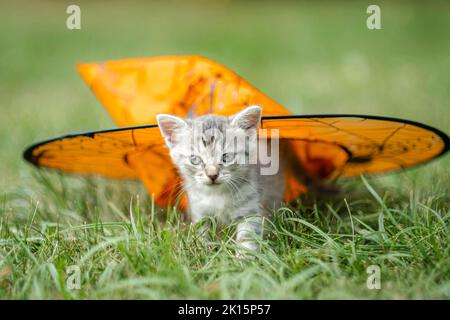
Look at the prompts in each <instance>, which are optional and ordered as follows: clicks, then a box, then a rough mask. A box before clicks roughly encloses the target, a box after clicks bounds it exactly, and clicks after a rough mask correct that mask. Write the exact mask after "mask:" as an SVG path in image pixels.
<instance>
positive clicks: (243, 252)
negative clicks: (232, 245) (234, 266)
mask: <svg viewBox="0 0 450 320" xmlns="http://www.w3.org/2000/svg"><path fill="white" fill-rule="evenodd" d="M257 252H259V244H258V243H257V242H255V241H244V242H240V243H239V247H238V249H237V250H236V254H235V257H236V258H237V259H240V260H248V259H255V253H257Z"/></svg>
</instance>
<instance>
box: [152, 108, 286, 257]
mask: <svg viewBox="0 0 450 320" xmlns="http://www.w3.org/2000/svg"><path fill="white" fill-rule="evenodd" d="M260 119H261V107H259V106H250V107H248V108H246V109H244V110H243V111H241V112H239V113H238V114H236V115H234V116H231V117H224V116H218V115H205V116H201V117H198V118H194V119H182V118H179V117H176V116H173V115H166V114H159V115H158V116H157V120H158V124H159V128H160V130H161V133H162V135H163V136H164V139H165V141H166V145H167V147H168V148H169V151H170V156H171V158H172V161H173V162H174V164H175V165H176V167H177V168H178V170H179V172H180V174H181V176H182V178H183V182H184V190H185V192H186V194H187V197H188V202H189V208H188V212H189V215H190V217H191V220H192V222H193V223H196V222H197V221H199V220H200V219H201V218H203V217H206V216H212V217H215V218H216V219H217V220H218V221H219V222H221V223H230V222H232V221H237V230H236V241H237V242H238V243H239V244H240V245H241V246H242V247H243V248H245V249H249V250H256V249H258V241H257V239H256V238H255V236H256V237H258V236H259V237H261V236H262V232H263V218H264V217H267V216H268V215H269V214H270V212H271V211H272V210H274V209H276V208H277V207H278V206H279V205H280V203H281V201H282V198H283V193H284V179H283V174H282V168H279V170H278V171H277V172H276V173H275V174H271V175H263V174H261V170H260V168H261V162H260V161H259V158H258V157H257V158H256V161H250V159H249V157H253V156H254V155H255V154H256V155H257V154H258V148H259V146H258V143H262V141H264V143H266V141H265V140H262V139H258V137H257V132H258V126H259V122H260ZM250 155H251V156H250ZM253 159H255V158H253Z"/></svg>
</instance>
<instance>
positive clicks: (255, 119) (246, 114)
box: [231, 106, 262, 131]
mask: <svg viewBox="0 0 450 320" xmlns="http://www.w3.org/2000/svg"><path fill="white" fill-rule="evenodd" d="M261 113H262V108H261V107H260V106H250V107H247V108H245V109H244V110H242V111H241V112H239V113H238V114H236V115H235V116H234V117H233V119H232V120H231V126H232V127H239V128H241V129H244V130H246V131H247V130H252V129H258V126H259V121H260V120H261Z"/></svg>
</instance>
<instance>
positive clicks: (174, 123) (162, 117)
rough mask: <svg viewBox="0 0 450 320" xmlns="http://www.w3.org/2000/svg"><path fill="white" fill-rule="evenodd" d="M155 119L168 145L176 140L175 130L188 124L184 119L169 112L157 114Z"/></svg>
mask: <svg viewBox="0 0 450 320" xmlns="http://www.w3.org/2000/svg"><path fill="white" fill-rule="evenodd" d="M156 121H157V122H158V126H159V129H160V130H161V133H162V135H163V137H164V139H165V140H166V143H167V144H168V146H169V147H172V146H173V144H175V143H176V142H177V139H176V138H177V137H176V136H177V132H178V131H179V130H181V129H184V128H187V126H188V124H187V122H186V121H184V120H183V119H181V118H179V117H176V116H172V115H170V114H158V115H156Z"/></svg>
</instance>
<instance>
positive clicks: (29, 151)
mask: <svg viewBox="0 0 450 320" xmlns="http://www.w3.org/2000/svg"><path fill="white" fill-rule="evenodd" d="M308 118H362V119H374V120H386V121H395V122H403V123H406V124H410V125H413V126H417V127H420V128H423V129H427V130H429V131H431V132H433V133H435V134H437V135H438V136H439V137H440V138H441V139H442V141H443V142H444V148H443V149H442V151H441V153H439V154H438V155H436V156H435V157H434V158H433V159H437V158H439V157H441V156H442V155H444V154H445V153H447V152H448V151H449V150H450V138H449V136H448V135H447V134H446V133H444V132H443V131H441V130H439V129H437V128H434V127H431V126H429V125H426V124H423V123H420V122H416V121H412V120H407V119H402V118H393V117H385V116H376V115H362V114H308V115H283V116H265V117H262V118H261V122H262V123H264V120H277V119H308ZM157 126H158V125H157V124H148V125H140V126H129V127H120V128H113V129H106V130H97V131H86V132H79V133H71V134H67V135H63V136H60V137H56V138H52V139H48V140H43V141H40V142H37V143H34V144H32V145H30V146H28V147H27V148H26V149H25V151H24V152H23V158H24V159H25V160H26V161H27V162H29V163H31V164H33V165H36V166H37V160H38V159H39V156H37V157H36V156H33V150H34V149H35V148H37V147H39V146H41V145H43V144H46V143H50V142H54V141H60V140H64V139H70V138H74V137H81V136H84V137H90V138H94V137H95V135H97V134H100V133H108V132H118V131H125V130H135V129H146V128H154V127H157Z"/></svg>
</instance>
